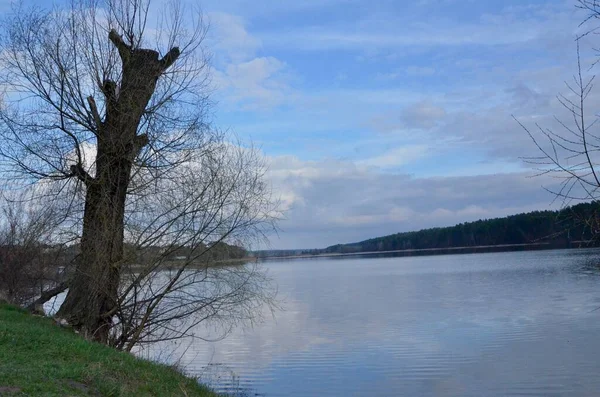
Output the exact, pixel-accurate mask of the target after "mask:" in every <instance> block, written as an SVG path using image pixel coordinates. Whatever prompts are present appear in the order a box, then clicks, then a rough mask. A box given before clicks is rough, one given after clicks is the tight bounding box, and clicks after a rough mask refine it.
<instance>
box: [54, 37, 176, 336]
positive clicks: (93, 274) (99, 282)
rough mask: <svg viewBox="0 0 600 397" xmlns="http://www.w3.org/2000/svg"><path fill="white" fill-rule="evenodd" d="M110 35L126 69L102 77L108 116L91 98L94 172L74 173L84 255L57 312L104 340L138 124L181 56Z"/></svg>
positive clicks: (141, 141)
mask: <svg viewBox="0 0 600 397" xmlns="http://www.w3.org/2000/svg"><path fill="white" fill-rule="evenodd" d="M109 39H110V40H111V41H112V42H113V44H114V45H115V47H116V48H117V49H118V51H119V55H120V57H121V61H122V67H123V73H122V79H121V81H120V85H119V86H118V87H119V88H118V89H117V83H116V82H113V81H104V82H103V86H102V90H103V93H104V96H105V101H106V114H105V117H104V120H102V119H101V117H100V115H98V114H97V107H96V104H95V102H94V99H93V98H91V97H90V98H88V102H89V105H90V108H91V110H92V112H93V113H95V119H96V124H97V130H96V136H97V152H96V175H95V176H94V177H91V176H89V175H87V173H86V172H85V170H83V169H82V168H81V167H80V168H77V167H75V168H74V169H73V174H75V175H77V176H78V177H79V179H81V180H82V181H83V182H84V183H85V185H86V188H87V191H86V197H85V209H84V216H83V233H82V237H81V254H80V256H79V258H78V260H77V263H76V269H75V273H74V274H73V276H72V278H71V279H70V281H69V292H68V293H67V297H66V298H65V301H64V303H63V304H62V306H61V308H60V310H59V312H58V314H57V315H58V316H60V317H62V318H65V319H66V320H67V321H68V322H69V324H71V325H73V326H74V327H75V328H77V329H80V330H81V331H82V332H84V333H85V334H87V335H88V336H89V337H92V338H93V339H95V340H97V341H99V342H103V343H106V342H107V341H108V337H109V332H110V328H111V325H112V314H113V312H114V309H115V307H116V305H117V300H118V289H119V280H120V276H121V266H122V261H123V237H124V234H123V231H124V216H125V203H126V198H127V189H128V186H129V182H130V179H131V169H132V164H133V161H134V159H135V157H136V156H137V155H138V153H139V151H140V150H141V149H142V148H143V147H144V146H145V145H146V144H147V142H148V139H147V137H146V135H137V130H138V126H139V123H140V120H141V119H142V116H143V115H144V112H145V109H146V107H147V105H148V102H149V101H150V98H151V97H152V95H153V93H154V90H155V88H156V82H157V80H158V78H159V77H160V75H161V74H162V73H163V72H164V71H165V70H166V69H167V68H168V67H169V66H170V65H171V64H172V63H173V62H175V60H176V59H177V57H178V56H179V49H177V48H173V49H171V51H169V53H168V54H167V55H166V56H165V57H164V58H162V59H159V58H158V52H156V51H153V50H147V49H132V48H131V47H130V46H128V45H127V44H125V43H124V42H123V40H122V38H121V37H120V36H119V35H118V34H117V33H116V32H115V31H114V30H113V31H111V32H110V34H109Z"/></svg>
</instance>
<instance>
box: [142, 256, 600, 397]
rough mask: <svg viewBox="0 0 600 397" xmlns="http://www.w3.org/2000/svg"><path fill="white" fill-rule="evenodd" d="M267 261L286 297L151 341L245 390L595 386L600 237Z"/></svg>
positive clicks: (574, 390) (293, 392)
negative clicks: (559, 244)
mask: <svg viewBox="0 0 600 397" xmlns="http://www.w3.org/2000/svg"><path fill="white" fill-rule="evenodd" d="M265 266H266V267H268V269H269V273H270V275H271V276H272V277H273V278H274V279H275V280H276V282H277V283H278V285H279V296H280V298H281V299H282V300H283V307H284V310H283V311H280V312H277V313H276V314H275V317H274V318H272V317H267V319H266V321H265V322H264V323H262V324H260V325H258V326H255V327H254V328H252V329H249V328H246V329H239V330H236V331H235V332H234V333H233V334H232V335H230V336H229V337H228V338H226V339H225V340H223V341H220V342H216V343H205V342H195V343H193V344H185V346H184V345H179V346H178V345H172V346H170V347H169V346H163V347H162V348H161V349H156V350H155V351H154V352H153V353H152V354H156V352H157V351H159V350H160V352H163V353H164V352H166V351H168V350H169V351H173V350H174V349H175V348H176V349H175V352H174V353H172V354H170V355H169V356H168V357H163V358H164V359H170V360H175V359H177V360H178V361H179V362H180V365H182V366H183V367H184V368H185V369H186V370H187V371H188V372H189V373H191V374H194V375H199V376H200V377H201V380H202V381H204V382H208V383H210V384H211V385H212V386H213V387H215V388H216V389H218V390H221V391H229V392H235V393H237V394H241V395H261V396H317V395H318V396H396V395H399V396H478V397H479V396H598V395H600V377H599V376H598V373H600V340H599V337H600V310H597V311H596V309H598V308H599V307H600V251H598V250H562V251H536V252H517V253H515V252H511V253H493V254H471V255H448V256H429V257H408V258H407V257H397V258H352V259H348V258H347V259H314V260H307V259H304V260H290V261H282V262H266V263H265Z"/></svg>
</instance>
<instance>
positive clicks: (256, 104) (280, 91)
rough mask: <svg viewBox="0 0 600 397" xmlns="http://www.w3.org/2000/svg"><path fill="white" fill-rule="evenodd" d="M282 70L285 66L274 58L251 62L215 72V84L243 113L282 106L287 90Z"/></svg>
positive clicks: (233, 65) (228, 66)
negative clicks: (239, 105)
mask: <svg viewBox="0 0 600 397" xmlns="http://www.w3.org/2000/svg"><path fill="white" fill-rule="evenodd" d="M284 69H285V64H284V63H283V62H281V61H279V60H278V59H276V58H273V57H259V58H253V59H252V60H250V61H247V62H239V63H231V64H229V65H227V66H226V67H225V68H224V70H223V71H217V72H216V73H215V83H216V84H217V86H218V88H219V89H221V90H223V91H224V92H226V93H227V96H228V100H229V101H231V102H234V103H237V104H241V105H242V106H243V107H244V108H246V109H255V110H256V109H260V108H265V107H273V106H276V105H278V104H280V103H281V102H283V100H284V99H285V93H286V91H288V90H289V86H288V84H287V83H286V82H285V77H284V76H283V73H282V72H283V70H284Z"/></svg>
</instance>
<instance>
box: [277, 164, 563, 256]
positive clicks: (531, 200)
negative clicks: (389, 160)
mask: <svg viewBox="0 0 600 397" xmlns="http://www.w3.org/2000/svg"><path fill="white" fill-rule="evenodd" d="M269 163H270V171H269V174H268V177H269V179H270V181H271V182H272V184H273V187H274V191H275V192H276V194H277V193H279V194H282V195H283V196H284V197H285V198H286V202H287V204H288V207H287V213H286V220H285V221H283V222H282V223H281V227H282V232H281V233H280V234H279V237H275V236H274V237H273V239H272V241H271V243H272V246H273V247H274V248H311V247H324V246H328V245H332V244H336V243H341V242H354V241H360V240H363V239H367V238H371V237H376V236H381V235H386V234H391V233H397V232H401V231H410V230H418V229H422V228H427V227H434V226H448V225H453V224H457V223H460V222H465V221H473V220H477V219H481V218H491V217H497V216H505V215H510V214H514V213H518V212H525V211H532V210H537V209H543V208H549V207H550V203H551V202H552V199H553V197H552V195H550V194H549V193H547V192H546V191H544V190H543V189H542V188H541V186H542V185H545V186H548V187H551V186H552V185H553V184H554V183H556V182H555V181H554V180H552V179H529V178H528V176H529V175H530V174H529V173H508V174H492V175H472V176H461V177H435V178H415V177H411V176H409V175H406V174H402V173H386V174H381V173H379V172H377V170H376V169H373V168H370V167H367V166H363V165H360V164H356V163H354V162H351V161H342V160H324V161H302V160H300V159H298V158H296V157H294V156H282V157H271V158H269ZM472 172H473V173H474V174H476V173H477V170H476V169H473V170H472ZM558 204H559V203H555V205H558Z"/></svg>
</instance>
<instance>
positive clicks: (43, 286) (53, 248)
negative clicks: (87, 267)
mask: <svg viewBox="0 0 600 397" xmlns="http://www.w3.org/2000/svg"><path fill="white" fill-rule="evenodd" d="M29 196H30V192H16V193H15V192H5V193H4V194H2V196H1V197H2V199H1V202H2V210H1V213H0V296H2V297H3V299H4V300H6V301H8V302H10V303H13V304H19V305H28V304H32V305H35V298H36V297H37V296H39V295H40V294H41V293H42V292H44V291H46V290H47V288H48V287H51V288H53V287H55V286H56V285H58V284H60V282H61V274H62V270H63V269H64V268H65V267H66V266H67V265H68V259H67V256H66V255H65V252H64V250H63V246H62V245H61V244H56V242H55V241H54V232H55V231H56V226H57V224H59V223H60V222H61V221H62V218H63V217H62V216H61V215H60V214H59V213H58V212H57V211H56V210H57V208H55V207H54V206H52V205H46V206H40V205H35V204H34V203H33V202H32V201H31V200H30V197H29Z"/></svg>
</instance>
